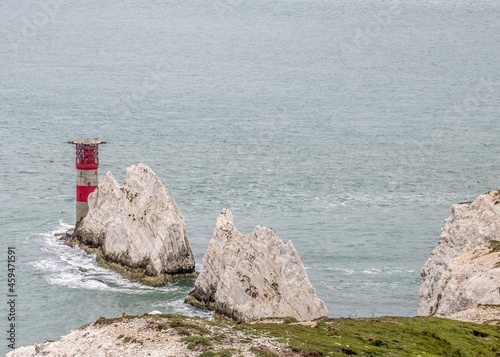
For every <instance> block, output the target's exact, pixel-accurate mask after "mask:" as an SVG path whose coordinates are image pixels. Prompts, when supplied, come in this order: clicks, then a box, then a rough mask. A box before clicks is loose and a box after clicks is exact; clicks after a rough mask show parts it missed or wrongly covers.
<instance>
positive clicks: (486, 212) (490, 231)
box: [418, 191, 500, 320]
mask: <svg viewBox="0 0 500 357" xmlns="http://www.w3.org/2000/svg"><path fill="white" fill-rule="evenodd" d="M421 276H422V279H421V282H422V284H421V287H420V303H419V306H418V315H421V316H426V315H431V316H442V317H451V318H457V319H467V316H473V315H475V313H474V311H475V310H478V311H477V312H478V313H482V314H483V315H484V313H483V312H484V311H485V308H484V307H485V306H489V307H494V306H495V305H498V306H499V307H500V191H490V192H488V193H486V194H483V195H481V196H479V197H478V198H477V199H476V200H475V201H474V202H471V203H459V204H454V205H452V207H451V215H450V217H449V218H448V219H447V220H446V221H445V225H444V228H443V229H442V231H441V235H440V237H439V242H438V245H437V247H436V248H435V249H434V251H433V252H432V254H431V256H430V258H429V259H428V260H427V262H426V264H425V265H424V267H423V269H422V273H421ZM486 310H488V311H490V312H491V314H490V316H491V318H492V319H495V318H496V319H500V313H499V312H500V311H499V310H498V309H495V308H491V309H486ZM464 312H467V313H464ZM470 320H473V319H472V318H471V319H470Z"/></svg>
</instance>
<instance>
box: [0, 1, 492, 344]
mask: <svg viewBox="0 0 500 357" xmlns="http://www.w3.org/2000/svg"><path fill="white" fill-rule="evenodd" d="M499 93H500V3H499V2H498V1H497V0H433V1H426V0H400V1H394V0H387V1H386V0H371V1H368V0H328V1H327V0H255V1H243V0H187V1H175V0H154V1H137V0H134V1H132V0H121V1H117V0H110V1H103V0H88V1H80V2H77V3H76V2H74V1H69V0H41V1H40V0H36V1H28V0H3V1H2V2H1V3H0V123H1V124H0V168H1V169H0V185H1V186H0V187H1V189H0V203H1V204H0V227H1V236H0V237H1V239H0V241H1V243H0V247H1V250H0V261H2V262H3V263H2V264H1V265H0V267H1V269H2V271H1V274H0V285H1V289H0V291H1V292H2V293H1V295H0V306H1V310H0V320H1V321H2V323H1V327H2V331H3V332H2V333H1V334H0V335H1V336H2V338H1V341H3V342H1V343H0V352H2V353H4V352H6V351H7V349H8V348H7V344H8V342H7V337H8V336H7V332H6V331H7V329H8V325H7V324H8V321H7V319H8V310H7V308H8V304H7V302H8V298H7V288H8V286H7V264H6V261H7V247H8V246H14V247H15V251H16V257H17V261H16V267H15V269H16V270H15V274H16V279H17V280H16V286H15V293H16V294H17V297H16V305H15V313H16V321H15V322H16V346H21V345H26V344H33V343H35V342H43V341H45V340H47V339H57V338H59V337H60V336H61V335H64V334H66V333H68V332H70V330H72V329H76V328H78V327H79V326H80V325H82V324H85V323H89V322H92V321H95V320H96V319H97V318H98V317H100V316H108V317H110V316H117V315H121V314H122V312H126V313H127V314H142V313H145V312H148V311H151V310H161V311H163V312H174V313H183V314H198V315H202V316H208V314H207V313H206V312H203V311H199V310H195V309H194V308H191V307H188V306H185V305H184V304H183V303H182V300H183V297H184V296H185V295H186V294H187V293H188V292H189V290H190V289H191V287H192V285H193V283H192V282H187V283H182V284H174V285H172V286H168V287H166V288H158V289H154V288H146V287H142V286H139V285H137V284H132V283H130V282H127V281H125V280H124V279H122V278H120V277H119V276H118V275H116V274H114V273H112V272H109V271H106V270H104V269H101V268H99V267H97V266H96V265H95V262H94V260H93V258H92V257H89V256H87V255H86V254H84V253H82V252H81V251H78V250H74V249H70V248H69V247H66V246H64V245H62V244H61V243H60V242H58V240H57V238H55V237H54V236H53V234H54V233H55V232H61V231H64V230H65V229H66V228H68V227H70V226H71V225H72V224H73V220H74V215H75V208H74V206H75V203H74V196H75V169H74V147H73V146H72V145H68V144H65V142H66V141H68V140H75V139H94V138H96V139H101V140H106V141H109V142H110V143H109V144H107V145H104V146H102V147H101V150H100V158H101V168H100V172H101V174H102V173H103V172H105V171H107V170H110V171H111V172H112V173H113V174H114V175H115V177H117V179H118V180H119V181H123V179H124V176H125V168H126V167H127V166H129V165H131V164H136V163H138V162H144V163H146V164H148V165H149V166H150V167H151V168H152V169H153V170H154V171H155V172H156V173H157V175H158V176H159V177H160V178H161V179H162V180H163V181H164V183H165V184H166V185H167V186H168V188H169V189H170V190H171V192H172V193H173V195H174V197H175V198H176V200H177V203H178V204H179V206H180V208H181V210H182V212H183V214H184V217H185V220H186V224H187V228H188V233H189V238H190V241H191V244H192V246H193V250H194V252H195V256H196V261H197V267H198V269H199V268H201V262H202V257H203V254H204V252H205V250H206V249H207V246H208V242H209V240H210V238H211V235H212V231H213V227H214V224H215V220H216V217H217V215H218V213H219V212H220V211H221V210H222V208H224V207H228V208H229V209H230V210H231V211H232V212H233V213H234V216H235V223H236V226H237V227H238V228H239V229H240V230H241V231H243V232H250V231H251V230H252V228H253V226H254V225H256V224H263V225H266V226H269V227H272V228H273V229H274V230H275V231H276V232H277V233H278V235H279V236H280V237H281V238H282V239H283V240H285V241H286V240H288V239H291V240H292V241H293V244H294V245H295V247H296V248H297V250H298V252H299V254H300V256H301V258H302V261H303V263H304V265H305V266H306V269H307V272H308V275H309V278H310V280H311V282H312V284H313V285H314V286H315V287H316V289H317V292H318V294H319V296H320V297H321V298H322V299H323V300H324V301H325V302H326V304H327V306H328V308H329V310H330V312H331V315H332V316H372V315H374V316H379V315H405V316H411V315H414V314H415V313H416V307H417V304H418V289H419V279H420V269H421V268H422V266H423V264H424V263H425V261H426V259H427V258H428V256H429V254H430V252H431V251H432V249H433V248H434V247H435V245H436V243H437V240H438V237H439V233H440V229H441V227H442V225H443V221H444V219H446V217H447V216H448V215H449V207H450V205H451V204H452V203H454V202H458V201H465V200H472V199H474V198H475V197H476V196H477V195H479V194H481V193H483V192H486V191H488V190H490V189H495V188H498V187H499V183H498V182H499V175H498V174H499V171H500V170H499V169H500V167H499V161H498V154H499V152H498V151H499V150H498V148H499V136H498V135H499V132H500V123H499V116H500V97H499ZM79 267H84V268H86V269H88V271H87V272H85V273H82V272H80V270H79Z"/></svg>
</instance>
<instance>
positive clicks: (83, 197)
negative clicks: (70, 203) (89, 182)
mask: <svg viewBox="0 0 500 357" xmlns="http://www.w3.org/2000/svg"><path fill="white" fill-rule="evenodd" d="M96 188H97V186H76V201H77V202H87V200H88V198H89V195H90V194H91V193H92V192H94V190H95V189H96Z"/></svg>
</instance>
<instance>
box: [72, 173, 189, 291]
mask: <svg viewBox="0 0 500 357" xmlns="http://www.w3.org/2000/svg"><path fill="white" fill-rule="evenodd" d="M88 203H89V212H88V214H87V216H86V217H85V218H84V219H83V220H82V222H81V224H79V226H78V227H77V229H76V231H75V234H74V238H76V240H77V241H78V242H79V243H81V244H84V245H85V246H87V247H92V248H98V255H99V256H100V257H102V258H103V259H104V260H105V261H106V262H108V263H110V264H111V266H113V264H115V265H116V264H118V266H122V267H124V268H126V269H133V270H134V269H135V270H138V271H141V270H142V271H144V274H145V275H146V276H150V277H160V276H163V275H167V276H175V275H179V274H180V275H181V276H184V275H186V274H187V275H189V274H193V273H194V272H195V270H194V265H195V262H194V257H193V253H192V251H191V246H190V244H189V239H188V236H187V232H186V224H185V223H184V218H183V216H182V214H181V211H180V209H179V207H178V206H177V204H176V202H175V200H174V198H173V196H172V195H171V194H170V192H169V191H168V189H167V188H166V187H165V185H164V184H163V183H162V182H161V180H160V179H159V178H158V177H157V176H156V175H155V173H154V172H153V171H152V170H151V169H150V168H149V167H148V166H146V165H144V164H138V165H134V166H131V167H128V168H127V177H126V179H125V183H124V185H123V187H121V186H120V185H119V184H118V182H117V181H116V180H115V178H114V177H113V175H112V174H111V173H110V172H107V173H106V174H105V175H104V176H103V177H102V178H101V180H100V182H99V185H98V188H97V189H96V191H94V192H93V193H92V194H91V195H90V196H89V199H88ZM168 280H169V279H168V278H167V279H166V281H168ZM153 285H158V284H153Z"/></svg>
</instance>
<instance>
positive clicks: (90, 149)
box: [68, 140, 105, 224]
mask: <svg viewBox="0 0 500 357" xmlns="http://www.w3.org/2000/svg"><path fill="white" fill-rule="evenodd" d="M68 144H75V145H76V161H75V165H76V224H78V223H79V222H80V220H81V219H82V218H83V217H85V216H86V215H87V212H88V211H89V204H88V201H87V200H88V197H89V195H90V194H91V193H92V192H94V190H95V189H96V188H97V182H98V176H97V169H98V168H99V144H105V142H104V141H99V140H75V141H68Z"/></svg>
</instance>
